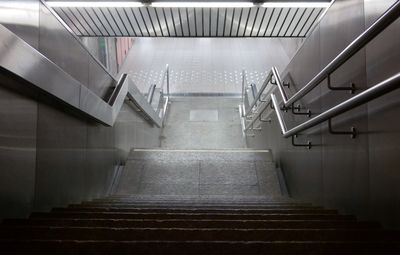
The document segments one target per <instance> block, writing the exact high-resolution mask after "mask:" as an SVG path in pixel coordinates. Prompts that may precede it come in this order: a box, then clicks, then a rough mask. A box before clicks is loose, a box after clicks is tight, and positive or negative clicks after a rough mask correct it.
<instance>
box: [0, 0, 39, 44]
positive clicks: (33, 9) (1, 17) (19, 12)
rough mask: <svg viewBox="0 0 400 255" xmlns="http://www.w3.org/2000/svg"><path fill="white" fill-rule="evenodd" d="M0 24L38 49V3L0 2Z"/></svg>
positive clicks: (31, 1)
mask: <svg viewBox="0 0 400 255" xmlns="http://www.w3.org/2000/svg"><path fill="white" fill-rule="evenodd" d="M0 24H2V25H3V26H5V27H7V28H8V29H9V30H11V31H12V32H13V33H15V34H16V35H18V36H19V37H20V38H22V39H23V40H25V41H26V42H27V43H29V44H30V45H32V47H35V48H36V49H37V48H38V47H39V37H38V35H39V2H38V1H37V0H22V1H12V0H10V1H7V0H2V1H0Z"/></svg>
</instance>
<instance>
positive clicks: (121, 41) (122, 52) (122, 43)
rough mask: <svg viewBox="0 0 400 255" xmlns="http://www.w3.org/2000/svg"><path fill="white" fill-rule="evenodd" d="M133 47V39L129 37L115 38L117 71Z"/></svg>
mask: <svg viewBox="0 0 400 255" xmlns="http://www.w3.org/2000/svg"><path fill="white" fill-rule="evenodd" d="M132 45H133V38H130V37H118V38H117V65H118V70H119V69H120V67H121V65H122V64H123V63H124V60H125V58H126V55H127V54H128V51H129V49H130V48H131V47H132Z"/></svg>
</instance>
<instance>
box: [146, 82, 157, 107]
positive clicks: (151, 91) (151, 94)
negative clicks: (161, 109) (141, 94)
mask: <svg viewBox="0 0 400 255" xmlns="http://www.w3.org/2000/svg"><path fill="white" fill-rule="evenodd" d="M155 90H156V84H153V85H151V86H150V88H149V92H148V93H147V103H149V104H151V102H152V101H153V97H154V91H155Z"/></svg>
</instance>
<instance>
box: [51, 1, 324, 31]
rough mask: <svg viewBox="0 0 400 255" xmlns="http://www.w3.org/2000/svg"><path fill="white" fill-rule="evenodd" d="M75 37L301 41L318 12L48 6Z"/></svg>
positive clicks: (314, 21)
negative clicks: (274, 39) (235, 38)
mask: <svg viewBox="0 0 400 255" xmlns="http://www.w3.org/2000/svg"><path fill="white" fill-rule="evenodd" d="M53 10H54V11H55V12H56V13H57V14H58V15H59V17H60V18H61V19H62V20H63V21H64V22H65V23H66V24H67V26H68V27H69V28H70V29H71V30H72V31H73V32H74V33H75V34H76V35H78V36H87V37H128V36H129V37H305V36H306V35H307V34H308V33H309V32H310V31H311V29H312V28H313V26H314V24H315V23H316V22H317V21H318V20H319V17H320V16H321V15H322V13H323V12H324V10H325V9H324V8H263V7H252V8H155V7H135V8H126V7H124V8H114V7H107V8H104V7H101V8H100V7H53Z"/></svg>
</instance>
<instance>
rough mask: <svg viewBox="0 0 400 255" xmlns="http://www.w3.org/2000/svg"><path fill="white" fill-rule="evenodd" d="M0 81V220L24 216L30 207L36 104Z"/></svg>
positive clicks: (33, 174)
mask: <svg viewBox="0 0 400 255" xmlns="http://www.w3.org/2000/svg"><path fill="white" fill-rule="evenodd" d="M5 83H6V85H14V84H13V83H12V81H11V80H8V79H7V78H5V77H3V76H1V81H0V86H1V87H0V120H1V125H0V164H1V171H0V218H7V217H27V216H28V215H29V213H30V212H31V210H32V207H33V198H34V186H35V168H36V130H37V128H36V124H37V102H35V101H34V100H33V99H30V98H27V97H25V96H22V95H19V94H18V93H15V92H12V91H8V90H6V89H5V88H4V87H3V85H5Z"/></svg>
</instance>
